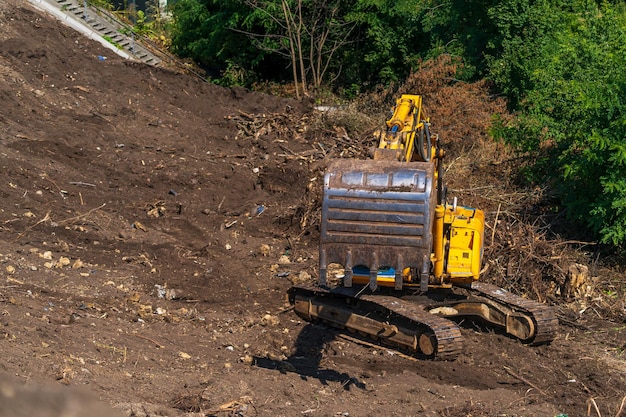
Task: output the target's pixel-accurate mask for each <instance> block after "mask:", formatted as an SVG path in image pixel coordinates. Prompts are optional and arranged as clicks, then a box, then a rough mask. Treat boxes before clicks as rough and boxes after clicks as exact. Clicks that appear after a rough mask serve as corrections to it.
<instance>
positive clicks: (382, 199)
mask: <svg viewBox="0 0 626 417" xmlns="http://www.w3.org/2000/svg"><path fill="white" fill-rule="evenodd" d="M433 182H434V166H433V164H432V163H426V162H423V163H422V162H413V163H411V164H407V163H406V162H399V161H389V160H354V159H337V160H333V161H331V163H330V164H329V166H328V169H327V171H326V175H325V178H324V196H323V201H322V230H321V243H320V284H321V285H326V282H327V269H328V265H329V264H331V263H339V264H341V265H343V267H344V269H345V274H344V279H343V283H344V286H347V287H350V286H352V278H353V272H354V270H355V269H357V270H358V269H361V270H362V269H363V268H366V270H368V271H369V286H370V288H371V289H372V290H375V289H376V288H377V286H378V285H379V271H380V270H383V269H386V270H387V271H389V270H392V271H393V274H394V278H393V281H392V282H393V286H394V288H396V289H401V288H402V284H403V271H405V270H406V268H411V270H414V271H417V272H418V275H419V276H420V282H419V283H420V288H421V289H422V290H423V291H426V290H427V286H428V275H429V270H430V254H431V247H432V224H433V221H434V219H433V216H434V212H435V210H434V204H435V200H436V198H433V193H436V189H435V187H434V186H433ZM357 267H358V268H357Z"/></svg>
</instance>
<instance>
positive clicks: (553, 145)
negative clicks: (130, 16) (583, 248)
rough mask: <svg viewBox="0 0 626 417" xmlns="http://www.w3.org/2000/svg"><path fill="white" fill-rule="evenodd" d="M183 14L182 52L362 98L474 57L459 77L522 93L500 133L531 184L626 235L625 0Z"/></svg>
mask: <svg viewBox="0 0 626 417" xmlns="http://www.w3.org/2000/svg"><path fill="white" fill-rule="evenodd" d="M173 12H174V18H175V28H176V29H175V32H174V36H173V48H174V49H175V51H177V52H178V53H180V54H182V55H184V56H189V57H192V58H194V59H195V60H197V61H198V62H201V63H202V64H204V65H205V66H206V67H210V68H213V69H214V70H215V74H216V75H217V77H218V78H219V77H220V76H221V77H222V79H226V81H227V82H229V83H238V84H243V85H245V84H247V83H250V82H252V81H254V80H255V79H258V78H272V77H274V80H283V81H284V80H292V81H293V82H294V83H295V85H296V92H300V91H302V92H305V93H306V92H307V88H308V87H312V88H318V87H321V86H325V87H327V88H332V89H334V90H335V91H338V92H340V93H342V94H343V95H344V96H350V95H353V94H357V93H360V92H364V91H367V90H368V89H370V88H373V87H375V86H377V85H380V84H383V85H384V84H388V83H390V82H393V81H399V80H403V79H404V78H405V77H406V76H407V75H408V74H409V73H410V72H411V71H412V70H414V69H416V68H418V67H419V65H420V62H421V61H422V60H426V59H429V58H433V57H436V56H438V55H441V54H449V55H454V56H457V57H460V58H461V60H462V62H463V68H462V70H460V71H458V72H457V76H458V77H461V78H464V79H466V80H470V79H477V78H486V79H489V80H491V81H492V83H493V85H494V87H495V89H496V90H497V92H500V93H501V94H504V95H506V97H507V98H508V99H509V103H510V110H512V111H513V112H515V113H516V114H517V117H516V118H515V119H514V120H515V121H514V122H513V123H509V124H507V125H505V124H503V123H498V121H497V120H496V123H495V124H494V128H493V134H494V136H496V137H498V138H500V139H502V140H505V141H507V142H508V143H511V144H513V145H515V146H516V147H517V149H519V150H520V152H522V154H523V155H524V156H525V157H526V158H527V161H529V164H527V165H526V167H525V171H524V177H525V178H526V180H527V181H530V182H541V183H544V184H549V185H550V188H551V190H552V192H553V195H555V196H556V197H557V200H558V205H557V207H556V209H559V208H563V209H564V210H565V211H566V213H567V214H568V215H569V218H570V219H571V220H573V221H576V222H579V223H580V224H583V225H584V226H586V228H587V230H589V231H591V232H592V233H594V234H595V236H596V237H597V238H598V239H599V240H601V241H602V242H604V243H607V244H611V245H613V246H616V247H624V245H625V244H626V169H625V168H624V166H625V163H626V139H625V138H626V118H625V115H624V114H625V109H624V105H625V104H624V97H626V94H625V93H626V91H624V90H625V89H626V72H625V71H624V70H623V68H626V66H625V64H626V62H625V60H626V13H625V2H624V1H623V0H622V1H604V2H603V1H591V0H573V1H565V0H467V1H455V0H452V1H443V0H425V1H417V0H397V1H390V0H345V1H339V0H259V1H253V0H227V1H216V0H178V2H177V3H175V7H174V8H173ZM234 70H236V71H234ZM233 74H236V76H233Z"/></svg>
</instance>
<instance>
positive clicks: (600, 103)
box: [490, 0, 626, 246]
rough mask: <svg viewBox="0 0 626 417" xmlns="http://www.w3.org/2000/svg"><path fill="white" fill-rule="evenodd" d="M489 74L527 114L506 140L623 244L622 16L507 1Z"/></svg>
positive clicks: (617, 11) (625, 32) (580, 213)
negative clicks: (530, 159)
mask: <svg viewBox="0 0 626 417" xmlns="http://www.w3.org/2000/svg"><path fill="white" fill-rule="evenodd" d="M490 14H491V16H492V17H493V18H494V19H495V20H497V22H498V26H499V28H500V30H501V36H500V41H501V48H502V49H501V50H502V54H501V55H500V56H493V57H492V58H491V59H490V69H491V75H492V77H493V79H494V80H495V81H496V82H497V83H498V85H499V86H500V87H501V88H502V90H503V91H505V92H506V93H507V94H508V95H509V96H510V97H511V98H512V103H513V105H514V106H515V107H514V108H515V110H518V111H520V112H521V117H520V118H519V119H518V122H517V124H516V125H515V126H511V127H509V128H507V129H505V133H504V136H505V137H506V138H507V139H508V140H509V141H511V142H513V143H515V144H516V145H518V146H519V148H520V149H522V150H524V151H527V152H530V154H531V155H532V156H534V157H535V161H536V164H535V165H534V166H533V168H534V170H535V176H534V179H535V180H546V179H551V180H553V182H552V183H553V184H555V186H554V187H555V190H556V191H557V193H558V196H559V197H560V199H561V202H562V204H563V206H564V207H565V209H566V212H567V213H568V215H569V217H570V218H571V219H573V220H575V221H578V222H580V223H582V224H584V225H585V226H587V227H588V228H589V229H590V230H591V231H592V232H594V233H595V234H596V235H597V236H598V237H599V239H600V240H601V241H602V242H604V243H608V244H612V245H615V246H623V245H624V244H626V107H625V105H626V104H625V103H624V99H623V97H625V94H626V91H625V90H626V73H625V72H624V71H623V68H624V67H625V65H626V15H625V14H624V11H623V8H622V7H618V6H613V5H611V4H609V3H602V4H601V5H598V4H597V3H596V2H592V1H585V0H578V1H574V2H559V1H538V2H530V1H524V0H519V1H517V2H508V4H505V2H503V3H502V4H501V5H499V6H498V7H494V8H493V9H491V10H490Z"/></svg>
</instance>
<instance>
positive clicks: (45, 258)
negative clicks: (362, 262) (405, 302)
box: [0, 0, 626, 416]
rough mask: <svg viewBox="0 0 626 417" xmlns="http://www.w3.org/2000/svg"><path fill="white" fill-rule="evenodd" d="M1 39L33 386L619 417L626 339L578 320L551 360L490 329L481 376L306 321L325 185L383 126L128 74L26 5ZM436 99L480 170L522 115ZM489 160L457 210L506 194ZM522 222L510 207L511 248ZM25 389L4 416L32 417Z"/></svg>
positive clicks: (14, 290)
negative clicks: (291, 304) (591, 409)
mask: <svg viewBox="0 0 626 417" xmlns="http://www.w3.org/2000/svg"><path fill="white" fill-rule="evenodd" d="M0 28H1V30H0V97H2V110H1V111H0V126H1V129H0V166H1V167H2V169H1V170H0V196H1V197H2V198H1V199H0V263H1V269H0V350H1V352H2V361H0V371H1V372H2V373H4V374H10V375H12V376H13V377H14V378H17V379H18V381H19V382H16V383H14V385H16V386H21V384H22V383H23V382H24V381H28V382H29V383H35V384H39V385H40V386H44V387H45V386H47V387H50V386H52V387H51V389H53V390H58V389H62V390H65V389H66V387H65V386H69V387H70V388H76V387H80V388H82V389H86V390H88V391H90V392H91V393H93V394H94V395H95V396H97V397H98V398H99V399H100V400H101V401H103V402H104V403H106V404H105V405H106V406H109V405H110V406H112V407H114V408H116V409H117V411H119V412H121V413H123V414H125V415H129V416H157V415H159V416H182V415H186V416H207V415H219V416H227V415H238V416H255V415H260V416H294V415H309V416H338V415H343V416H348V415H351V416H369V415H372V416H374V415H376V416H379V415H389V416H392V415H395V416H407V415H434V416H466V415H472V416H493V415H509V416H511V415H536V416H550V415H557V414H559V413H569V415H572V416H573V415H583V414H585V413H586V410H587V405H588V401H590V400H593V403H594V404H596V405H597V406H598V407H599V410H600V412H601V413H602V415H614V414H615V413H616V412H617V410H618V408H619V405H620V401H621V399H622V397H623V396H624V394H625V393H626V383H625V382H624V372H625V370H626V367H625V366H624V362H623V358H622V357H621V356H620V355H621V352H623V350H624V349H625V348H626V342H625V340H624V336H623V333H624V332H623V324H622V325H617V324H616V323H611V322H606V321H602V320H597V321H594V322H592V321H585V320H581V316H580V315H575V316H572V314H571V313H570V312H571V311H572V310H569V309H566V308H563V314H562V315H563V323H564V325H563V327H562V329H561V332H560V334H559V336H558V337H557V339H556V340H555V341H554V342H553V343H552V344H551V345H548V346H540V347H528V346H524V345H521V344H520V343H518V342H516V341H514V340H512V339H509V338H507V337H504V336H502V335H499V334H494V333H491V332H485V331H483V330H482V329H478V330H479V331H476V329H473V328H471V327H468V328H464V329H463V335H464V337H465V339H466V345H467V349H466V351H465V352H464V353H463V354H461V356H460V358H459V359H457V360H455V361H453V362H413V361H409V360H407V359H406V358H403V357H401V356H400V355H397V354H396V353H395V352H393V351H391V350H387V349H382V348H373V347H371V346H368V345H360V344H356V343H354V342H353V341H352V340H348V339H346V338H342V336H341V335H340V334H339V333H337V332H336V331H334V330H331V329H328V328H326V327H324V326H318V325H313V324H306V323H303V322H301V321H300V320H299V319H298V318H297V317H296V316H295V315H294V314H293V312H292V311H290V310H289V308H288V305H287V304H286V296H285V294H286V290H287V289H288V288H289V286H290V285H292V282H296V281H308V280H314V279H315V278H316V277H317V238H318V237H319V233H318V227H319V216H318V212H319V192H320V184H321V181H322V178H321V174H322V170H323V167H324V166H325V163H326V161H327V160H328V158H331V157H338V156H363V155H364V152H365V149H364V148H365V147H366V145H367V139H366V135H364V136H362V137H357V133H355V132H356V131H360V132H363V131H367V129H369V128H372V129H373V126H375V125H376V124H377V123H378V121H377V120H373V119H368V118H367V117H365V116H362V115H357V114H356V113H355V112H350V111H347V112H343V113H336V114H324V115H320V114H319V113H317V112H315V111H313V109H312V108H311V105H310V103H302V102H297V101H294V100H289V99H285V98H280V97H274V96H270V95H264V94H260V93H254V92H250V91H248V90H245V89H240V88H233V89H225V88H221V87H217V86H213V85H210V84H207V83H204V82H203V81H201V80H199V79H196V78H194V77H191V76H188V75H184V74H178V73H175V72H171V71H168V70H165V69H159V68H154V67H149V66H145V65H140V64H136V63H132V62H128V61H124V60H123V59H121V58H119V57H117V56H114V55H111V54H110V53H109V52H110V51H108V50H105V49H103V48H101V46H99V45H98V44H96V43H94V42H91V41H89V40H88V39H86V38H83V37H81V36H80V35H79V34H77V33H75V32H73V31H72V30H71V29H68V28H66V27H65V26H63V25H61V24H59V23H57V22H56V21H54V20H52V19H51V18H49V17H48V16H46V15H44V14H42V13H40V12H38V11H36V10H34V9H31V8H30V7H29V6H27V5H26V4H25V3H23V2H21V1H18V0H7V1H4V2H2V3H1V4H0ZM422 82H424V81H423V80H422ZM418 87H420V88H425V87H427V86H424V85H423V84H419V83H417V84H416V85H415V88H418ZM459 88H462V87H459ZM434 91H435V89H434V87H433V92H432V93H431V96H430V97H428V96H427V99H429V98H430V99H431V104H432V106H430V108H431V110H432V112H431V113H432V114H431V117H432V118H433V120H436V116H438V115H440V116H441V118H442V119H444V118H445V120H446V124H444V123H443V122H442V123H441V126H440V127H441V132H443V133H445V135H446V136H447V137H448V138H449V143H450V147H451V148H453V149H455V147H456V149H457V151H455V152H457V154H458V155H461V154H466V157H467V155H470V157H471V156H472V155H474V156H476V155H478V154H477V153H476V152H477V151H476V150H475V147H476V146H477V144H478V143H479V142H480V140H481V139H480V138H478V139H476V138H469V137H468V135H471V131H470V130H467V129H468V126H474V125H475V126H485V125H486V123H488V119H489V117H490V116H491V114H492V113H493V112H494V111H497V110H494V109H497V108H499V106H501V104H498V103H493V102H490V101H489V100H487V98H486V96H485V93H484V91H483V90H482V89H481V88H480V87H476V86H473V87H469V88H468V89H466V90H465V91H466V94H464V95H459V94H460V93H458V91H460V90H455V91H456V93H454V94H453V93H452V92H451V90H446V89H444V88H437V89H436V93H435V92H434ZM460 97H463V100H470V101H471V100H474V101H473V102H469V103H466V102H463V101H461V98H460ZM390 104H391V103H387V104H386V105H387V106H388V105H390ZM468 105H469V107H468ZM490 106H491V107H490ZM494 106H495V107H494ZM453 109H455V110H454V111H453ZM472 109H473V110H474V111H471V110H472ZM385 110H386V109H381V113H384V111H385ZM471 120H474V121H471ZM368 123H369V124H370V126H368V127H365V126H364V125H365V124H368ZM434 126H437V124H436V123H434ZM461 126H463V128H461ZM476 129H478V127H476ZM454 132H461V133H460V135H461V136H460V137H457V138H455V137H454ZM470 139H471V140H470ZM444 143H445V142H444ZM492 151H493V154H492V155H499V153H498V152H499V151H498V150H497V149H496V148H493V149H492ZM487 157H489V155H485V154H482V159H480V158H475V159H474V161H475V163H474V165H468V164H463V166H462V168H463V170H465V171H459V173H460V174H459V175H457V176H456V177H454V180H453V181H451V184H452V185H453V188H454V189H455V190H456V191H455V192H456V193H457V194H459V195H462V194H463V190H464V189H466V190H474V189H476V187H483V186H484V187H489V186H490V184H489V183H488V181H492V182H494V183H495V178H498V177H502V175H503V174H502V172H500V171H498V169H499V168H498V167H497V166H496V165H491V162H489V161H488V160H487V159H486V158H487ZM455 160H456V159H454V158H452V159H451V160H449V164H448V166H449V167H450V166H452V165H454V162H455ZM456 161H459V160H456ZM491 161H493V158H492V159H491ZM457 165H460V164H458V163H457ZM471 172H476V173H480V175H478V174H476V175H471V174H470V173H471ZM479 181H486V182H483V183H480V182H479ZM481 184H482V185H481ZM502 184H503V182H498V185H497V187H495V188H493V189H490V190H491V191H490V192H491V193H492V194H489V195H487V197H489V196H490V195H495V194H497V193H499V192H501V190H502V188H501V187H502ZM504 184H505V183H504ZM481 195H482V196H483V197H484V196H485V193H483V194H481ZM467 197H468V199H469V200H470V201H468V203H469V204H473V205H476V206H479V207H482V205H481V204H483V203H485V201H484V200H479V198H478V196H477V194H476V193H472V192H468V193H467ZM481 198H482V197H481ZM486 200H489V198H487V199H486ZM485 204H486V203H485ZM505 209H506V207H505V208H504V209H503V208H502V207H501V206H500V207H499V206H498V204H495V203H494V202H493V201H492V202H491V205H490V206H489V207H488V211H489V213H488V216H491V217H490V218H489V220H488V222H491V223H490V224H491V225H492V230H493V231H494V234H493V236H499V235H496V233H501V231H502V230H503V229H501V228H500V226H498V228H497V229H495V228H494V227H495V226H493V225H494V224H499V223H498V217H496V215H497V213H500V214H498V216H499V219H500V220H502V219H505V217H504V216H505V213H504V212H505V211H506V210H505ZM494 218H495V219H494ZM515 253H519V252H515ZM524 253H525V252H524ZM500 266H501V265H494V266H493V267H492V270H496V269H497V268H496V267H500ZM530 296H532V297H533V298H539V299H541V298H540V297H536V296H535V295H534V294H532V293H530ZM545 299H546V297H544V298H543V300H545ZM550 300H551V301H552V302H554V300H553V299H550ZM6 386H10V384H9V385H7V384H4V383H3V385H2V387H0V388H2V392H1V393H0V394H2V395H3V402H2V406H0V407H5V404H10V403H11V400H7V401H5V398H18V397H15V396H14V397H12V396H11V395H10V392H12V391H11V389H8V388H7V389H8V391H6V389H5V387H6ZM24 390H26V392H27V393H30V392H31V391H29V389H26V388H24V389H22V388H20V389H18V390H17V391H16V392H25V391H24ZM7 392H9V394H7ZM45 392H49V391H45ZM52 392H56V391H52ZM69 394H71V393H69ZM29 395H30V394H29ZM15 401H18V400H15ZM13 404H17V405H16V407H17V408H19V407H20V406H19V402H17V403H16V402H13ZM41 415H44V414H41ZM59 415H60V414H59Z"/></svg>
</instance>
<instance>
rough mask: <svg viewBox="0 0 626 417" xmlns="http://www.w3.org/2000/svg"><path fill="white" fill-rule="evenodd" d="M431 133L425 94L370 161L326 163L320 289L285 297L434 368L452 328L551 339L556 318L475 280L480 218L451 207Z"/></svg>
mask: <svg viewBox="0 0 626 417" xmlns="http://www.w3.org/2000/svg"><path fill="white" fill-rule="evenodd" d="M429 126H430V123H429V121H428V119H426V118H424V117H423V114H422V98H421V96H416V95H403V96H402V97H401V98H400V99H398V101H397V102H396V106H395V108H394V112H393V115H392V117H391V118H390V119H389V120H388V121H387V131H386V133H385V134H384V135H383V136H382V137H381V138H380V142H379V146H378V149H376V151H375V152H374V159H373V160H355V159H338V160H333V161H331V162H330V163H329V165H328V167H327V170H326V175H325V177H324V190H323V200H322V222H321V233H320V248H319V265H320V268H319V275H320V276H319V283H318V284H317V285H314V286H308V287H307V286H295V287H292V288H291V289H290V291H289V299H290V302H291V303H292V304H293V305H294V308H295V311H296V313H297V314H298V315H299V316H300V317H302V318H304V319H305V320H309V321H322V322H326V323H328V324H330V325H332V326H335V327H338V328H341V329H347V330H348V331H353V332H358V333H360V334H362V335H369V336H371V337H373V338H376V339H378V340H379V341H380V342H381V343H384V344H387V345H392V346H395V347H398V348H399V349H402V350H407V351H409V352H410V353H413V354H415V355H416V356H418V357H423V358H431V359H433V358H438V359H451V358H454V357H455V356H456V355H458V354H459V353H460V352H461V351H462V349H463V347H462V346H463V344H462V336H461V331H460V329H459V327H458V324H457V323H458V322H461V321H464V320H468V319H471V320H480V321H482V322H485V323H487V324H489V325H491V326H493V327H495V328H497V329H499V330H500V331H502V332H504V333H506V334H508V335H510V336H512V337H515V338H517V339H519V340H521V341H522V342H524V343H528V344H542V343H548V342H550V341H552V340H553V338H554V336H555V333H556V330H557V325H558V320H557V319H556V316H555V314H554V312H553V311H552V309H550V308H549V307H548V306H546V305H544V304H541V303H539V302H537V301H532V300H528V299H525V298H522V297H519V296H517V295H514V294H512V293H510V292H508V291H505V290H503V289H501V288H498V287H496V286H494V285H491V284H487V283H481V282H478V279H479V276H480V271H481V264H482V256H483V235H484V224H485V218H484V214H483V212H482V211H481V210H478V209H474V208H470V207H463V206H459V205H457V204H456V200H455V201H454V203H453V204H448V203H446V201H445V189H444V187H443V182H442V174H443V172H442V164H441V159H442V158H443V157H444V152H443V150H442V149H440V148H439V144H438V138H437V136H435V135H431V133H430V131H429ZM336 265H340V266H341V269H340V272H341V273H340V274H337V273H336V271H335V272H334V273H331V272H330V271H331V266H332V267H335V266H336ZM337 275H340V280H339V282H338V283H334V281H336V278H337Z"/></svg>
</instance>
